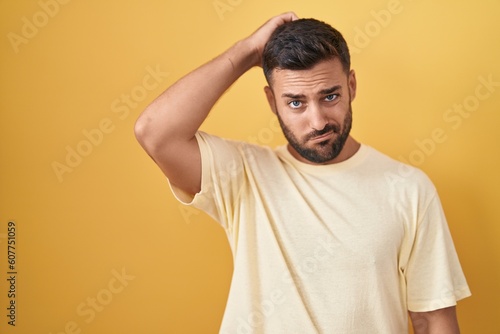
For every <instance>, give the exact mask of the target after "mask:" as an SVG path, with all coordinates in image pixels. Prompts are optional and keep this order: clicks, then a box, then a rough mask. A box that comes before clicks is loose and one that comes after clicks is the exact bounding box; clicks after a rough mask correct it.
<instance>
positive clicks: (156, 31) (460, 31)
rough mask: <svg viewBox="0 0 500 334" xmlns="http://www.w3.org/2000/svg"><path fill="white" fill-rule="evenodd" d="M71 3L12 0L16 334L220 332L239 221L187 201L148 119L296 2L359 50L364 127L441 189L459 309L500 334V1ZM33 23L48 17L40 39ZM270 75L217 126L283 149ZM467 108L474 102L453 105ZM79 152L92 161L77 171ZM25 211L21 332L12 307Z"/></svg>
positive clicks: (245, 89)
mask: <svg viewBox="0 0 500 334" xmlns="http://www.w3.org/2000/svg"><path fill="white" fill-rule="evenodd" d="M61 2H62V0H61ZM65 2H67V3H64V4H59V5H58V8H57V7H55V6H53V3H54V0H41V1H40V2H38V1H25V0H23V1H0V36H1V37H2V38H1V41H0V48H1V51H0V60H1V65H0V66H1V67H0V70H1V72H0V75H1V76H0V93H1V99H0V108H1V114H0V115H1V116H0V242H1V244H0V252H1V256H0V259H1V265H0V268H1V279H0V282H1V283H0V301H1V307H0V309H1V310H2V311H1V317H0V319H1V321H0V332H2V333H30V334H32V333H43V334H48V333H53V334H56V333H216V332H217V329H218V326H219V324H220V320H221V317H222V314H223V310H224V305H225V301H226V297H227V292H228V287H229V283H230V277H231V271H232V262H231V261H232V260H231V254H230V250H229V247H228V245H227V242H226V239H225V235H224V233H223V230H222V229H221V228H220V227H219V226H218V225H217V224H216V223H214V222H213V221H211V220H210V219H209V218H208V217H207V216H206V215H205V214H204V213H200V212H198V211H195V210H191V209H184V208H181V207H180V205H179V204H178V203H177V202H176V201H175V200H174V198H173V196H172V195H171V193H170V191H169V189H168V186H167V182H166V180H165V179H164V177H163V176H162V174H161V172H160V171H159V169H158V168H157V167H156V166H155V165H154V163H153V162H152V161H151V160H150V159H149V158H148V157H147V155H146V154H145V153H144V152H143V151H142V150H141V148H140V147H139V145H138V144H137V143H136V140H135V138H134V135H133V124H134V121H135V119H136V118H137V116H138V115H139V113H140V112H141V111H142V110H143V109H144V107H145V106H146V105H147V104H148V103H149V102H150V101H152V100H153V99H154V98H155V97H156V96H157V95H158V94H159V93H160V92H161V91H162V90H164V89H165V88H167V87H168V86H169V85H171V84H172V83H173V82H175V80H177V79H178V78H180V77H181V76H182V75H184V74H185V73H186V72H188V71H189V70H191V69H193V68H195V67H196V66H198V65H200V64H201V63H203V62H205V61H207V60H208V59H210V58H212V57H214V56H216V55H217V54H219V53H220V52H222V51H223V50H225V49H226V48H227V47H229V46H230V45H231V44H232V43H233V42H235V41H236V40H238V39H239V38H242V37H245V36H247V35H248V34H250V33H251V32H252V31H254V30H255V29H256V28H257V27H258V26H260V25H261V24H262V23H263V22H264V21H265V20H267V19H268V18H269V17H270V16H272V15H275V14H278V13H280V12H283V11H287V10H294V11H296V13H297V14H298V15H299V16H301V17H315V18H318V19H322V20H324V21H327V22H329V23H331V24H332V25H333V26H335V27H336V28H338V29H339V30H340V31H341V32H342V33H343V34H344V36H345V38H346V39H347V41H348V43H349V44H350V45H351V49H352V51H353V52H352V53H353V54H352V64H353V68H354V69H355V70H356V71H357V79H358V83H359V87H358V94H357V98H356V100H355V102H354V103H353V108H354V109H353V110H354V126H353V134H354V136H355V137H356V138H357V139H359V140H361V141H362V142H364V143H367V144H369V145H371V146H373V147H375V148H377V149H379V150H381V151H383V152H385V153H386V154H388V155H390V156H392V157H394V158H396V159H401V160H406V161H410V160H411V161H410V162H414V163H416V164H417V165H418V166H419V167H420V168H422V169H423V170H424V171H425V172H427V173H428V174H429V176H430V177H431V178H432V179H433V181H434V182H435V184H436V186H437V188H438V190H439V193H440V195H441V199H442V202H443V205H444V208H445V211H446V213H447V217H448V220H449V225H450V229H451V230H452V233H453V236H454V240H455V244H456V248H457V251H458V253H459V256H460V259H461V263H462V266H463V269H464V271H465V273H466V276H467V278H468V282H469V284H470V287H471V290H472V292H473V296H472V297H471V298H468V299H466V300H464V301H462V302H460V303H459V308H458V311H459V318H460V323H461V327H462V332H463V333H481V334H488V333H497V334H498V333H500V323H499V315H500V307H499V301H500V292H499V291H500V289H499V282H500V266H499V263H500V243H499V242H498V240H499V238H500V224H499V223H500V205H499V204H498V201H499V198H500V196H499V195H498V189H499V188H500V176H499V175H500V174H499V172H498V171H499V170H500V156H499V148H498V147H499V143H500V131H499V130H498V129H499V126H500V122H499V121H500V115H499V105H500V87H499V86H498V84H497V86H493V87H490V89H491V91H488V90H487V88H486V87H484V86H483V87H482V88H478V89H479V92H480V93H481V94H482V95H481V97H482V99H481V100H479V99H477V97H476V94H477V93H476V88H477V87H478V86H480V85H481V81H480V80H481V78H482V79H483V80H488V78H490V80H491V81H493V82H497V83H498V82H499V81H500V65H499V59H500V44H499V42H498V41H499V36H498V34H499V33H498V32H499V31H500V20H499V14H500V2H499V1H498V0H481V1H431V0H413V1H411V0H400V1H397V0H393V1H387V0H377V1H368V0H365V1H356V2H355V3H354V2H348V1H330V0H322V1H319V0H318V1H299V0H291V1H265V0H254V1H250V0H220V1H213V0H197V1H194V0H192V1H171V0H163V1H139V0H134V1H116V0H113V1H81V0H72V1H67V0H66V1H65ZM50 3H52V7H49V8H51V9H49V11H51V16H50V17H49V15H48V14H45V17H44V14H43V12H42V13H40V12H41V11H43V9H42V6H41V4H50ZM214 3H215V4H217V5H218V7H217V8H218V9H216V7H215V6H214ZM224 5H225V6H224ZM390 9H392V12H391V11H389V10H390ZM384 11H385V12H384ZM384 13H385V14H387V13H389V15H385V16H384ZM23 18H25V19H24V20H23ZM45 19H46V20H45ZM26 22H31V23H33V22H36V23H37V24H38V25H39V27H35V28H36V30H37V31H36V32H34V31H33V30H31V31H30V30H29V29H28V28H26V27H25V28H24V33H25V35H28V36H31V37H29V38H25V37H23V35H22V34H23V26H24V25H25V24H27V23H26ZM14 34H16V35H17V36H18V37H17V38H18V39H14V40H16V41H17V43H18V44H16V43H13V42H12V40H13V38H14V37H13V36H14ZM363 34H366V36H364V37H363ZM20 38H25V39H24V40H23V42H22V43H21V42H19V41H20ZM19 43H20V44H19ZM16 51H17V52H16ZM148 71H150V72H151V71H156V72H157V77H156V79H154V78H153V77H152V76H151V75H150V74H149V72H148ZM158 73H160V74H158ZM167 73H168V75H167ZM207 80H212V79H211V78H207ZM264 85H265V82H264V79H263V75H262V74H261V71H260V69H253V70H251V71H250V72H249V73H247V74H246V75H245V76H244V77H242V78H241V79H240V80H239V81H238V82H237V84H236V85H234V86H233V87H232V88H231V89H230V91H229V92H228V93H227V94H226V95H224V97H223V98H222V100H221V101H219V102H218V104H217V105H216V107H215V110H214V111H213V113H212V114H211V116H210V117H209V119H208V120H207V122H206V123H205V124H204V125H203V129H204V130H205V131H209V132H211V133H214V134H218V135H221V136H225V137H229V138H237V139H243V140H252V141H256V142H259V143H261V144H269V145H273V146H274V145H277V144H281V143H283V142H284V140H283V138H282V136H281V135H280V134H279V133H278V132H276V131H274V130H273V129H274V127H273V126H272V125H273V123H271V121H272V114H271V113H270V112H269V109H268V106H267V102H266V100H265V97H264V94H263V91H262V87H263V86H264ZM195 89H196V87H193V90H195ZM486 92H490V94H489V95H488V96H487V97H485V93H486ZM199 94H203V92H199ZM127 95H129V96H133V98H135V100H132V101H129V102H128V104H125V103H126V102H123V101H124V100H122V99H125V98H126V96H127ZM124 96H125V97H124ZM475 101H476V102H477V101H478V102H479V104H478V105H474V103H475ZM464 103H469V105H468V108H469V109H471V110H472V111H471V112H470V113H469V112H467V114H464V115H465V116H459V114H457V113H455V112H453V107H454V105H456V104H457V105H460V104H464ZM450 108H452V111H449V110H450ZM452 117H453V118H452ZM103 122H104V124H103ZM270 124H271V125H270ZM100 126H101V128H102V129H104V130H106V131H107V133H104V132H103V130H101V129H100V130H99V131H100V132H101V133H102V138H101V137H99V135H97V132H95V131H94V132H92V130H93V129H96V128H99V127H100ZM436 129H437V130H436ZM439 129H441V130H439ZM84 131H87V134H88V133H93V134H95V137H94V142H95V143H96V144H92V146H88V144H86V143H85V141H87V143H88V142H89V140H87V139H86V137H85V134H84ZM435 131H438V132H440V135H439V136H438V137H436V138H437V139H438V141H439V142H436V141H434V144H432V143H431V142H430V140H434V139H433V135H432V134H433V133H435ZM436 138H435V139H436ZM417 143H420V146H419V145H418V144H417ZM422 143H424V144H425V143H426V144H427V146H422V145H423V144H422ZM86 145H87V146H86ZM68 147H69V149H74V150H76V149H77V148H78V147H79V148H80V150H81V151H83V152H85V153H86V154H87V156H85V157H82V158H81V161H78V160H77V158H73V159H74V160H73V162H72V164H73V166H74V167H69V166H68V164H67V162H66V158H67V155H68V151H67V149H68ZM421 147H424V148H423V149H422V148H421ZM418 152H420V153H418ZM75 159H76V160H75ZM58 164H59V165H58ZM55 165H57V166H59V167H61V166H62V165H65V166H66V168H67V169H65V170H64V172H63V173H62V174H61V172H59V175H58V173H56V171H55V170H54V166H55ZM70 170H71V171H70ZM9 221H15V223H16V225H17V248H16V251H17V263H16V270H17V271H18V277H17V284H18V285H17V293H18V294H17V299H16V303H17V307H18V308H17V322H16V327H11V326H7V320H8V319H7V318H6V316H5V315H6V313H7V311H6V307H7V305H8V304H7V303H8V299H7V290H8V286H7V284H6V283H7V282H6V278H5V277H4V275H5V276H6V272H7V263H6V258H7V256H6V255H7V254H6V248H7V246H6V245H7V239H6V234H7V223H8V222H9ZM118 273H122V274H123V273H125V276H126V279H125V281H123V282H122V281H119V280H117V279H116V275H117V274H118ZM93 299H95V300H97V303H98V304H97V306H95V308H92V306H91V305H92V304H91V302H92V300H93ZM97 309H98V310H99V311H97ZM92 310H94V311H92ZM92 312H94V313H93V314H92Z"/></svg>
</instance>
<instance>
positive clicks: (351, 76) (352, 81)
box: [348, 70, 357, 101]
mask: <svg viewBox="0 0 500 334" xmlns="http://www.w3.org/2000/svg"><path fill="white" fill-rule="evenodd" d="M348 80H349V81H348V85H349V94H350V95H351V101H352V100H354V98H355V97H356V86H357V85H356V73H355V72H354V70H351V71H350V72H349V78H348Z"/></svg>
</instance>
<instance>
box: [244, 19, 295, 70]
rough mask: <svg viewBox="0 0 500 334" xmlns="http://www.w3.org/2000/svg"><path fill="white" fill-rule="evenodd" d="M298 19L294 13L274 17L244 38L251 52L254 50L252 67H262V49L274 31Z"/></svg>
mask: <svg viewBox="0 0 500 334" xmlns="http://www.w3.org/2000/svg"><path fill="white" fill-rule="evenodd" d="M298 19H299V17H298V16H297V15H296V14H295V13H294V12H287V13H283V14H281V15H278V16H274V17H272V18H271V19H269V20H268V21H267V22H266V23H264V24H263V25H262V26H261V27H260V28H259V29H257V30H256V31H255V32H254V33H253V34H252V35H250V36H249V37H247V38H246V42H248V43H249V45H250V47H251V48H252V50H254V51H253V52H254V57H255V60H254V63H253V65H254V66H261V65H262V53H263V52H264V47H265V45H266V43H267V41H268V40H269V38H270V37H271V35H272V33H273V32H274V30H276V28H278V27H279V26H280V25H282V24H284V23H287V22H291V21H295V20H298Z"/></svg>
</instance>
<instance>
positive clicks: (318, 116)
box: [308, 103, 328, 131]
mask: <svg viewBox="0 0 500 334" xmlns="http://www.w3.org/2000/svg"><path fill="white" fill-rule="evenodd" d="M308 109H309V110H308V113H309V125H310V126H311V128H313V129H314V130H318V131H320V130H323V129H324V128H325V126H326V124H327V123H328V119H327V117H326V113H325V112H324V111H323V110H322V109H321V107H320V106H319V105H317V104H316V103H313V104H310V105H309V108H308Z"/></svg>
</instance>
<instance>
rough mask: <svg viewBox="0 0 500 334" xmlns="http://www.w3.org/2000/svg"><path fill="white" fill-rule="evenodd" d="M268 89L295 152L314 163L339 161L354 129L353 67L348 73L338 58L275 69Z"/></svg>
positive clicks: (271, 104) (294, 154) (302, 158)
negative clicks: (309, 65)
mask: <svg viewBox="0 0 500 334" xmlns="http://www.w3.org/2000/svg"><path fill="white" fill-rule="evenodd" d="M265 91H266V96H267V98H268V101H269V104H270V106H271V109H272V110H273V112H274V113H275V114H276V115H277V117H278V120H279V122H280V125H281V128H282V130H283V133H284V135H285V137H286V139H287V140H288V142H289V144H290V147H289V149H290V152H291V153H292V155H293V156H295V157H296V158H297V159H298V160H300V161H303V162H307V163H312V164H328V163H334V162H337V161H336V158H337V157H338V156H339V154H340V152H341V151H342V148H343V147H344V144H345V142H346V141H347V140H348V138H349V132H350V130H351V124H352V110H351V101H352V99H354V97H355V94H356V78H355V74H354V71H351V72H350V73H349V75H347V74H346V73H345V72H344V70H343V68H342V64H341V63H340V61H339V60H338V59H337V58H334V59H331V60H325V61H322V62H320V63H318V64H317V65H315V66H314V67H313V68H311V69H308V70H276V69H275V70H273V74H272V88H270V87H266V88H265Z"/></svg>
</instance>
